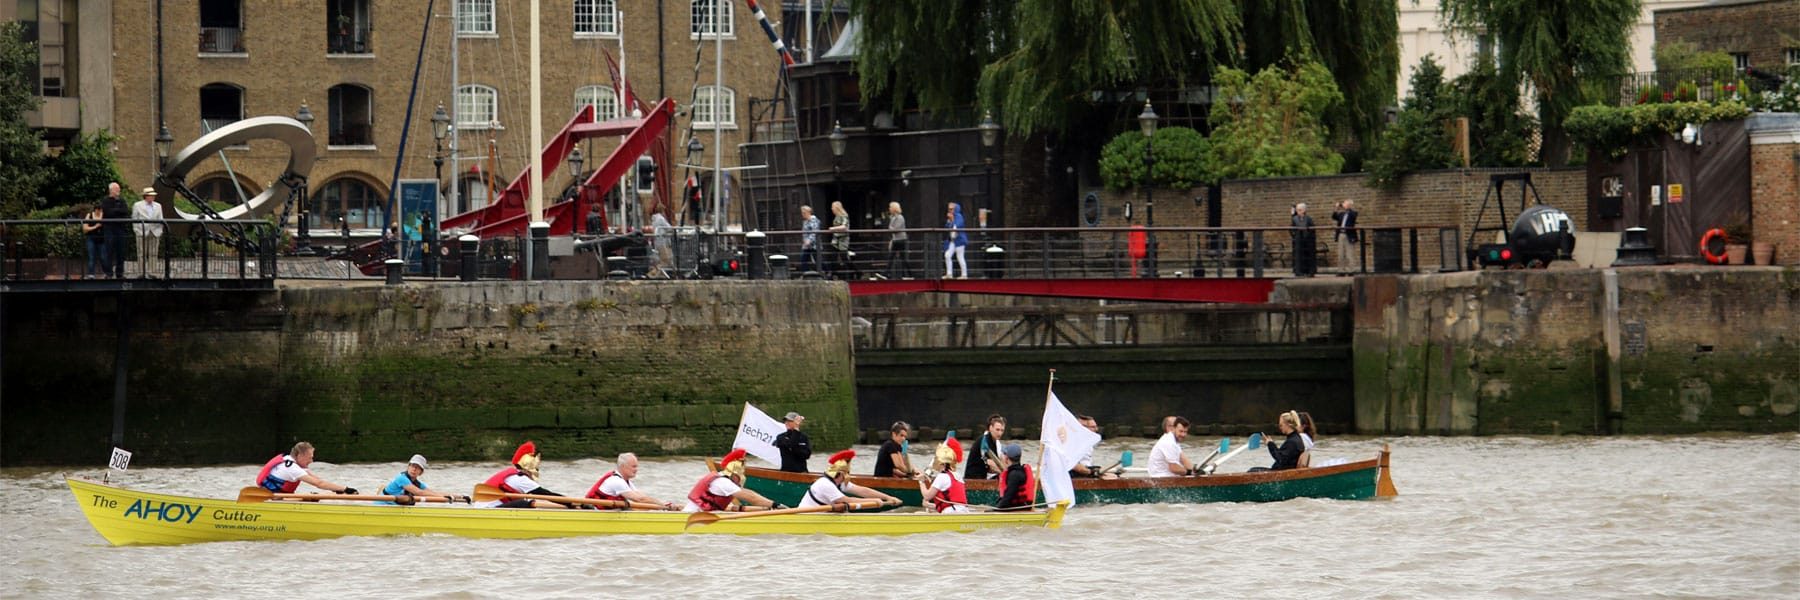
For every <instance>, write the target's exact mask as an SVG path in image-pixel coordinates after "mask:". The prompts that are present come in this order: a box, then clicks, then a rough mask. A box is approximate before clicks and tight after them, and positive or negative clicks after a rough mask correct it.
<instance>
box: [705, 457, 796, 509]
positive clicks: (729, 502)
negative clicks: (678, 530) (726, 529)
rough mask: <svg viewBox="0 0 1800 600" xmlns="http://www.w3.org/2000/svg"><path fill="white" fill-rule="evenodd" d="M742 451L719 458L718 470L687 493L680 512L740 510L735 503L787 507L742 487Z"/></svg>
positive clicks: (706, 476)
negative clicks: (685, 502)
mask: <svg viewBox="0 0 1800 600" xmlns="http://www.w3.org/2000/svg"><path fill="white" fill-rule="evenodd" d="M746 455H747V453H746V452H744V449H743V448H736V449H733V450H732V451H731V452H730V453H728V454H726V455H725V457H724V458H721V459H719V470H717V471H710V472H707V474H705V475H701V476H700V480H699V481H697V482H694V489H692V490H688V502H687V504H686V505H685V506H682V507H681V510H682V512H701V511H725V510H743V509H742V508H741V507H740V506H739V503H743V504H747V505H750V506H760V507H763V508H787V507H786V506H784V505H782V504H781V503H780V502H776V501H774V500H770V499H768V498H764V497H763V495H762V494H758V493H756V492H753V491H750V490H748V489H745V488H744V457H745V456H746Z"/></svg>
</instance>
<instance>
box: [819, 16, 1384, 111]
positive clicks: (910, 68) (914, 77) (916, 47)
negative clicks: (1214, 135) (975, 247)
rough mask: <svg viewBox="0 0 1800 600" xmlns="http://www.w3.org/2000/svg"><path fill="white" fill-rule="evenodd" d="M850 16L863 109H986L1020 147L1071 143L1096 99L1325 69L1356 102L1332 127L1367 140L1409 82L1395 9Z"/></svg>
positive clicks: (1347, 104)
mask: <svg viewBox="0 0 1800 600" xmlns="http://www.w3.org/2000/svg"><path fill="white" fill-rule="evenodd" d="M850 11H851V14H852V15H853V16H854V17H856V18H858V19H860V20H861V23H862V27H863V32H864V33H863V35H862V39H861V40H860V47H859V52H860V54H859V56H858V59H857V72H858V74H859V75H860V76H861V79H862V82H863V86H864V88H865V90H866V91H869V92H872V93H871V94H868V95H865V96H864V98H865V99H868V98H873V97H876V96H880V95H887V96H888V97H890V98H891V99H892V101H893V102H895V103H901V102H903V101H904V100H905V99H906V98H908V97H910V98H911V99H912V100H913V101H915V102H916V103H917V104H918V106H919V107H920V108H923V109H925V110H946V109H951V108H956V107H960V106H966V105H969V104H972V103H976V102H977V101H979V102H980V103H981V104H983V105H986V106H991V107H997V108H998V109H999V111H998V112H999V116H1000V117H1001V118H1002V119H1003V121H1004V122H1005V124H1006V125H1007V127H1008V128H1009V129H1010V130H1012V131H1015V132H1021V133H1039V132H1052V133H1054V132H1061V131H1063V130H1064V129H1066V128H1067V127H1069V126H1071V124H1073V123H1074V122H1075V121H1074V118H1073V117H1074V116H1076V115H1078V114H1079V113H1080V112H1081V111H1082V110H1084V109H1085V108H1086V107H1087V106H1088V105H1090V104H1092V96H1091V95H1090V94H1091V93H1092V92H1095V91H1103V90H1108V89H1117V88H1118V87H1120V86H1122V85H1129V86H1132V87H1146V86H1158V85H1167V84H1175V85H1188V84H1193V83H1197V82H1202V81H1206V80H1208V79H1210V78H1211V75H1212V72H1213V70H1214V69H1215V68H1217V67H1220V66H1233V67H1239V68H1245V69H1248V70H1250V71H1259V70H1261V69H1263V68H1265V67H1268V66H1272V65H1277V64H1278V63H1281V64H1284V65H1286V66H1292V64H1291V63H1293V62H1294V61H1296V60H1298V61H1305V60H1318V61H1320V62H1322V63H1324V64H1325V65H1326V67H1327V68H1328V69H1330V71H1331V72H1332V75H1333V77H1334V78H1335V79H1336V81H1337V83H1338V87H1339V89H1341V90H1343V91H1344V94H1345V96H1346V102H1345V103H1344V104H1343V105H1342V107H1341V108H1339V109H1337V112H1335V113H1334V114H1333V115H1328V120H1329V121H1330V122H1331V123H1332V124H1333V125H1334V126H1338V127H1342V126H1346V125H1347V126H1349V127H1351V128H1352V129H1354V130H1355V131H1356V132H1357V133H1358V134H1359V135H1361V136H1364V137H1365V138H1367V137H1368V136H1370V135H1372V134H1373V133H1374V132H1375V131H1377V130H1378V128H1379V126H1380V124H1381V117H1382V113H1383V108H1385V107H1386V106H1387V105H1389V104H1391V103H1392V102H1393V97H1394V86H1395V78H1396V73H1398V69H1399V64H1398V61H1399V50H1398V46H1397V38H1396V36H1397V30H1398V27H1399V24H1398V18H1399V17H1398V8H1397V5H1396V4H1395V3H1394V2H1392V1H1391V0H1387V1H1383V0H1311V1H1308V0H1236V1H1235V2H1224V1H1220V0H1111V1H1106V2H1088V1H1082V2H1069V1H1068V0H967V1H960V0H959V1H957V2H929V3H928V2H895V1H891V0H887V1H883V0H853V1H852V2H851V5H850ZM1284 61H1286V62H1284Z"/></svg>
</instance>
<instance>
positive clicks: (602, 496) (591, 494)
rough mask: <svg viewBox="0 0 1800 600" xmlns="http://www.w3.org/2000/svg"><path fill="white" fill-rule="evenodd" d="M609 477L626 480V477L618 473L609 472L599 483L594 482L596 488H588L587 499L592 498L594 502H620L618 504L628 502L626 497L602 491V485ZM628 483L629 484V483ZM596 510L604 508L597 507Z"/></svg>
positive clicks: (602, 476) (601, 477)
mask: <svg viewBox="0 0 1800 600" xmlns="http://www.w3.org/2000/svg"><path fill="white" fill-rule="evenodd" d="M609 477H618V478H620V479H624V476H622V475H619V472H618V471H607V472H606V474H605V475H601V476H600V480H599V481H596V482H594V487H591V488H588V493H587V497H588V498H592V499H594V500H614V501H618V502H628V500H626V499H625V497H624V496H614V495H612V494H608V493H606V492H602V491H600V486H601V485H602V484H605V483H606V480H607V478H609ZM627 483H629V481H628V482H627ZM594 508H604V507H599V506H596V507H594Z"/></svg>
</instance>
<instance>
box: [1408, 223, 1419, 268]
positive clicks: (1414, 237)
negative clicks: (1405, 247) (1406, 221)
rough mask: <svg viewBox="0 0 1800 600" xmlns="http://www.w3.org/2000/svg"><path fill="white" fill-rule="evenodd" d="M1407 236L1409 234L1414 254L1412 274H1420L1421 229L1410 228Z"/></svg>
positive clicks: (1412, 255) (1412, 253)
mask: <svg viewBox="0 0 1800 600" xmlns="http://www.w3.org/2000/svg"><path fill="white" fill-rule="evenodd" d="M1406 234H1407V238H1409V239H1410V241H1411V242H1412V252H1411V257H1412V272H1413V273H1418V272H1419V228H1417V227H1411V228H1408V229H1407V230H1406Z"/></svg>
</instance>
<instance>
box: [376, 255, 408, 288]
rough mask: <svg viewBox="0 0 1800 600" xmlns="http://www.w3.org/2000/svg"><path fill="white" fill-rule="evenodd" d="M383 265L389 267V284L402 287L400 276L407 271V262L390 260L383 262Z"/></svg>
mask: <svg viewBox="0 0 1800 600" xmlns="http://www.w3.org/2000/svg"><path fill="white" fill-rule="evenodd" d="M382 264H384V265H387V268H386V270H387V284H388V285H400V274H401V273H403V272H405V271H406V261H404V260H400V259H398V258H390V259H387V260H385V261H382Z"/></svg>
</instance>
